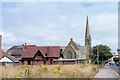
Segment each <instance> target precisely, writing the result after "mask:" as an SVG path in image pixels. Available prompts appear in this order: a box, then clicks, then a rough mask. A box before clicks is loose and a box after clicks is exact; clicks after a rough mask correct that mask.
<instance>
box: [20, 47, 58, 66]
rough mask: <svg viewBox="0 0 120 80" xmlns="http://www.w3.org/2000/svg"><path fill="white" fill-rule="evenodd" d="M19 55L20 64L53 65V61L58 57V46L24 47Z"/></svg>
mask: <svg viewBox="0 0 120 80" xmlns="http://www.w3.org/2000/svg"><path fill="white" fill-rule="evenodd" d="M21 54H22V55H21V60H20V61H21V63H22V64H28V65H39V64H54V62H53V59H58V58H59V57H60V46H40V47H39V46H38V47H37V46H36V47H32V48H27V47H26V49H24V50H23V51H22V53H21Z"/></svg>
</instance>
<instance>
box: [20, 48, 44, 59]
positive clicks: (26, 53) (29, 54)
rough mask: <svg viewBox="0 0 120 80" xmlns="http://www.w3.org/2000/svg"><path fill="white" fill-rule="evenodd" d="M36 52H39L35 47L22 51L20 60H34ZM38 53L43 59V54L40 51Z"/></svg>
mask: <svg viewBox="0 0 120 80" xmlns="http://www.w3.org/2000/svg"><path fill="white" fill-rule="evenodd" d="M38 51H40V50H39V48H38V47H36V48H28V49H26V50H25V51H22V55H21V58H34V56H35V54H36V53H37V52H38ZM40 52H41V53H42V55H43V56H44V57H46V56H45V54H44V53H43V52H42V51H40Z"/></svg>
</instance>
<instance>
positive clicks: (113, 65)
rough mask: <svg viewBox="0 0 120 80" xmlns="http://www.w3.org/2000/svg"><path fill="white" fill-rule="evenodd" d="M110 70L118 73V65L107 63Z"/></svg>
mask: <svg viewBox="0 0 120 80" xmlns="http://www.w3.org/2000/svg"><path fill="white" fill-rule="evenodd" d="M109 66H110V68H111V69H112V70H114V71H115V72H116V73H118V66H116V65H115V64H112V65H109Z"/></svg>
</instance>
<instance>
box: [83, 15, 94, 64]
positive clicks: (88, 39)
mask: <svg viewBox="0 0 120 80" xmlns="http://www.w3.org/2000/svg"><path fill="white" fill-rule="evenodd" d="M85 46H86V48H87V62H88V63H91V56H92V50H91V35H90V29H89V21H88V16H87V20H86V32H85Z"/></svg>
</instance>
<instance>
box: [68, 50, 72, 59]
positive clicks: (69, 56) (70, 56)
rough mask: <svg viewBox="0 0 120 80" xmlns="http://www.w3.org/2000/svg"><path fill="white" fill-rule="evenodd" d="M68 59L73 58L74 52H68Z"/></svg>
mask: <svg viewBox="0 0 120 80" xmlns="http://www.w3.org/2000/svg"><path fill="white" fill-rule="evenodd" d="M67 59H72V53H71V52H70V51H68V52H67Z"/></svg>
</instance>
